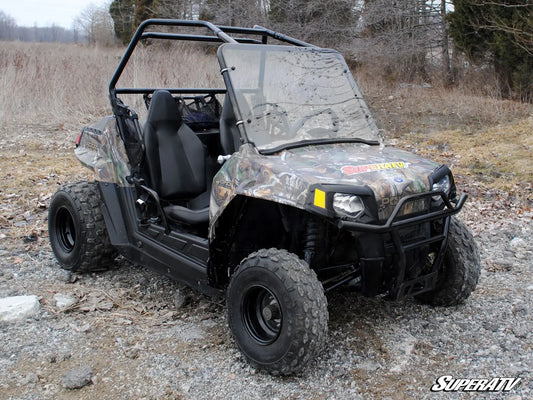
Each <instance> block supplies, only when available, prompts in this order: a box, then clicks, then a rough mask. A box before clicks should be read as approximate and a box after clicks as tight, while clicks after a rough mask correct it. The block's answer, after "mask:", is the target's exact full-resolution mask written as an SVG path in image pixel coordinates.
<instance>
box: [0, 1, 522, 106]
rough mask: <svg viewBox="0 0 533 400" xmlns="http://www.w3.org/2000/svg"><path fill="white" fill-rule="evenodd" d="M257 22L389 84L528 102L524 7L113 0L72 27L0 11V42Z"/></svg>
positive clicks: (102, 40) (91, 40)
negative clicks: (33, 22)
mask: <svg viewBox="0 0 533 400" xmlns="http://www.w3.org/2000/svg"><path fill="white" fill-rule="evenodd" d="M152 17H161V18H178V19H203V20H208V21H212V22H214V23H217V24H221V25H238V26H246V27H250V26H253V25H256V24H257V25H263V26H266V27H268V28H271V29H274V30H279V31H281V32H283V33H286V34H288V35H291V36H294V37H297V38H299V39H302V40H305V41H308V42H311V43H313V44H317V45H320V46H324V47H333V48H336V49H338V50H340V51H341V52H342V53H343V54H344V56H345V57H346V59H347V60H348V62H349V63H350V66H351V67H352V68H364V69H367V70H369V71H372V73H373V74H375V76H376V77H377V78H380V79H383V80H385V81H389V82H391V83H411V84H412V83H415V84H430V85H440V86H466V87H471V88H472V89H473V90H477V91H480V92H482V93H483V94H486V95H490V96H495V97H499V98H510V99H516V100H521V101H527V102H532V101H533V1H531V0H451V1H446V0H329V1H324V0H114V1H111V2H110V4H109V5H108V6H103V7H96V6H94V5H90V6H88V7H87V8H86V9H85V10H84V11H83V12H82V13H81V14H80V16H79V17H78V19H77V20H76V23H75V24H74V26H73V30H65V29H63V28H59V27H50V28H23V27H22V28H21V27H17V26H16V24H15V23H14V20H13V19H12V18H10V17H9V16H8V15H6V14H5V13H2V12H0V40H33V41H80V40H82V39H83V40H85V41H86V42H87V43H88V44H89V45H98V46H113V45H117V42H118V43H119V44H120V43H121V44H126V43H128V42H129V40H130V39H131V36H132V35H133V32H134V31H135V29H136V27H137V26H138V25H139V23H140V22H141V21H143V20H145V19H147V18H152Z"/></svg>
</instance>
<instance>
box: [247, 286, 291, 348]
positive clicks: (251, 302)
mask: <svg viewBox="0 0 533 400" xmlns="http://www.w3.org/2000/svg"><path fill="white" fill-rule="evenodd" d="M242 318H243V322H244V326H245V328H246V330H247V332H248V334H249V335H250V336H251V337H252V338H253V339H254V340H255V341H256V342H257V343H259V344H262V345H269V344H272V343H273V342H274V341H275V340H276V339H277V338H278V336H279V334H280V332H281V326H282V322H283V314H282V312H281V306H280V304H279V301H278V299H277V298H276V296H275V295H274V294H273V293H272V292H271V291H270V290H269V289H267V288H266V287H264V286H253V287H251V288H249V289H248V290H247V291H246V293H245V294H244V296H243V301H242Z"/></svg>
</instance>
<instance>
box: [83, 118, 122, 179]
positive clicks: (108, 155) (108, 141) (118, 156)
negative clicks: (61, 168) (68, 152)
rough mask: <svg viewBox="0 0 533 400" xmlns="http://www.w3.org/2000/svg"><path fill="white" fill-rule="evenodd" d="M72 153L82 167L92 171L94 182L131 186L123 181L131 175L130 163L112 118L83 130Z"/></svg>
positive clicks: (114, 120)
mask: <svg viewBox="0 0 533 400" xmlns="http://www.w3.org/2000/svg"><path fill="white" fill-rule="evenodd" d="M75 153H76V157H78V159H79V160H80V162H81V163H82V164H83V165H84V166H86V167H87V168H89V169H92V170H93V171H94V174H95V179H96V180H97V181H100V182H109V183H115V184H117V185H118V186H130V184H129V183H128V182H127V181H126V177H127V176H129V175H131V170H130V164H129V161H128V156H127V155H126V149H125V147H124V143H123V142H122V139H121V138H120V135H119V134H118V127H117V122H116V119H115V117H111V116H108V117H105V118H103V119H102V120H100V121H99V122H97V123H95V124H93V125H91V126H89V127H84V128H83V130H82V135H81V138H80V142H79V145H78V147H77V148H76V150H75Z"/></svg>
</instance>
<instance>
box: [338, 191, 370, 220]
mask: <svg viewBox="0 0 533 400" xmlns="http://www.w3.org/2000/svg"><path fill="white" fill-rule="evenodd" d="M333 210H335V212H336V213H337V214H339V215H340V216H345V217H349V218H356V217H358V216H359V215H361V213H362V212H363V211H364V210H365V205H364V204H363V200H361V198H360V197H359V196H354V195H352V194H343V193H335V194H334V195H333Z"/></svg>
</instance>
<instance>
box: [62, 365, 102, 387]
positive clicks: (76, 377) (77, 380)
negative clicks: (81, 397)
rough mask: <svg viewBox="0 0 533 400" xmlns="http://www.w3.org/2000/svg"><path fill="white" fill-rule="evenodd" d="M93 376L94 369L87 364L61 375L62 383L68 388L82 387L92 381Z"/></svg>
mask: <svg viewBox="0 0 533 400" xmlns="http://www.w3.org/2000/svg"><path fill="white" fill-rule="evenodd" d="M93 377H94V372H93V369H92V368H91V367H90V366H88V365H85V366H81V367H77V368H74V369H71V370H69V371H67V372H65V373H64V374H63V376H62V377H61V383H62V384H63V386H64V387H65V389H68V390H74V389H80V388H82V387H84V386H86V385H88V384H89V383H91V380H92V379H93Z"/></svg>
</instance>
